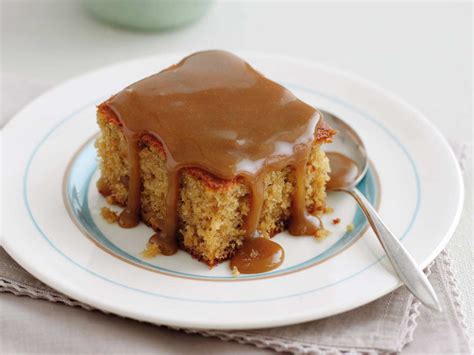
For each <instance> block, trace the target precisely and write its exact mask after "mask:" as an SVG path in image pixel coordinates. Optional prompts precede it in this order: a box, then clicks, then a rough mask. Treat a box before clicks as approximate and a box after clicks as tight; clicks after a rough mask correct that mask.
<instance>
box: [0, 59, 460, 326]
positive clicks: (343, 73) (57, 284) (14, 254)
mask: <svg viewBox="0 0 474 355" xmlns="http://www.w3.org/2000/svg"><path fill="white" fill-rule="evenodd" d="M240 53H245V55H249V56H258V57H260V58H271V59H274V60H284V61H289V62H293V63H295V64H296V65H298V64H303V65H307V66H310V67H315V68H316V69H318V70H323V71H329V72H332V73H334V74H336V75H339V76H341V77H343V78H345V79H349V80H353V81H356V82H358V83H360V84H362V85H364V86H366V87H368V88H370V89H372V90H374V91H378V92H379V93H381V94H382V95H383V96H386V97H388V98H390V99H392V100H393V101H394V102H396V103H397V104H398V105H400V106H403V107H404V109H406V110H409V111H412V112H413V113H414V114H415V115H416V117H417V119H419V120H422V121H423V122H424V123H425V124H426V125H427V126H428V127H430V129H431V131H432V133H434V134H435V135H436V138H437V141H438V142H440V143H442V145H443V150H446V151H447V152H448V153H449V156H450V159H451V160H453V161H454V162H455V163H456V164H455V166H456V177H457V182H458V187H459V200H458V205H457V206H456V213H455V216H454V218H453V219H452V221H451V222H450V227H449V229H448V231H447V232H446V234H445V236H444V237H443V238H442V239H441V241H440V243H439V244H438V246H437V247H436V248H434V249H433V250H432V252H431V253H430V254H429V256H428V257H426V259H425V260H424V261H423V262H421V263H420V266H421V267H425V266H427V264H428V263H429V262H431V261H432V260H433V259H434V258H435V257H436V256H437V255H438V254H439V253H440V252H441V250H442V249H444V247H445V246H446V244H447V243H448V241H449V240H450V238H451V237H452V235H453V233H454V230H455V228H456V226H457V224H458V222H459V219H460V216H461V213H462V207H463V202H464V183H463V179H462V174H461V170H460V167H459V165H458V164H457V159H456V157H455V155H454V152H453V150H452V148H451V146H450V145H449V144H448V142H447V140H446V138H445V137H444V136H443V135H442V134H441V132H440V131H439V130H438V129H437V127H436V126H434V124H433V123H432V122H431V121H429V120H428V119H427V117H425V116H424V115H423V114H422V113H421V112H420V111H419V110H417V109H416V108H414V107H412V106H411V105H409V104H408V103H407V102H405V101H404V100H403V99H401V98H399V97H398V96H396V95H395V94H392V93H391V92H389V91H387V90H386V89H383V88H381V87H380V86H378V85H376V84H374V83H372V82H370V81H368V80H366V79H364V78H361V77H360V76H358V75H356V74H354V73H350V72H347V71H342V70H339V69H336V68H333V67H330V66H327V65H324V64H320V63H317V62H314V61H308V60H304V59H298V58H294V57H291V56H282V55H279V54H268V53H266V54H261V53H258V52H248V51H247V52H239V54H240ZM179 55H181V53H166V54H162V55H151V56H147V57H141V58H136V59H133V60H129V61H122V62H118V63H114V64H111V65H107V66H104V67H101V68H99V69H96V70H93V71H90V72H87V73H84V74H80V75H77V76H75V77H74V78H72V79H69V80H67V81H65V82H63V83H61V84H59V85H57V86H55V87H53V88H52V89H49V90H47V91H46V92H44V93H43V94H42V95H40V96H38V97H37V98H36V99H34V100H33V101H31V102H30V103H29V104H28V105H26V106H25V107H24V108H23V109H22V110H21V111H19V112H18V113H17V114H15V115H14V117H13V118H12V119H11V120H10V121H9V122H8V123H7V124H6V125H5V126H4V128H3V132H5V133H6V134H8V132H9V130H10V127H11V126H12V125H13V124H12V122H14V121H15V120H16V118H17V117H18V116H20V115H22V114H23V112H24V111H26V110H28V109H29V107H31V106H34V105H35V104H36V103H37V102H38V101H41V100H42V99H43V97H44V96H48V95H50V94H52V93H54V91H56V90H61V89H62V88H63V87H64V86H67V84H69V83H72V82H74V81H76V80H78V79H83V78H84V77H86V76H94V74H96V73H98V72H101V71H103V70H104V69H111V68H113V67H120V66H121V65H124V64H125V63H128V64H132V63H133V62H140V61H143V60H146V59H147V58H148V59H150V58H157V57H161V58H163V57H171V56H179ZM71 115H72V114H71ZM6 240H8V239H7V238H4V240H3V241H1V245H2V246H3V247H4V248H5V249H6V250H7V252H8V253H9V254H10V255H11V256H12V257H13V258H14V259H15V260H18V261H19V264H20V265H22V266H23V267H25V269H27V270H28V271H29V272H30V273H32V274H33V275H34V276H35V277H37V278H38V279H40V280H45V283H47V284H50V285H52V286H53V287H54V288H55V289H57V290H60V291H61V292H64V293H65V294H68V295H71V296H72V297H74V298H76V299H89V298H90V301H91V302H89V300H85V301H84V302H86V303H90V304H99V303H100V302H97V300H96V299H93V298H92V297H88V296H87V295H85V294H79V297H77V294H76V292H75V290H70V289H67V290H65V289H64V287H62V284H61V283H60V282H56V281H55V280H54V279H50V278H49V277H48V276H47V275H45V274H41V273H40V272H39V271H37V270H36V269H35V268H34V267H30V265H29V263H28V262H23V261H24V260H22V256H21V252H19V253H17V252H16V250H15V248H14V247H13V246H11V247H10V246H9V245H8V243H7V242H5V241H6ZM53 248H54V246H53ZM400 285H401V283H400V282H398V283H397V284H396V285H395V286H394V287H393V288H391V289H390V290H383V292H380V294H377V293H374V294H373V295H372V297H367V299H366V300H364V303H362V304H361V303H360V302H358V303H357V302H354V304H356V306H362V305H363V304H367V303H369V302H371V301H373V300H375V299H378V298H379V297H382V296H383V295H385V294H387V293H389V292H391V291H393V290H394V289H396V288H397V287H399V286H400ZM86 296H87V297H86ZM102 303H103V304H102V305H101V306H100V308H101V309H105V310H108V309H107V308H108V307H107V304H106V303H104V302H102ZM354 304H351V303H348V304H347V307H342V308H341V307H340V308H339V309H338V311H337V312H331V314H328V315H335V314H338V313H341V312H344V311H347V310H349V309H353V308H354V307H355V306H354ZM111 311H112V312H114V313H118V314H125V315H126V316H128V317H132V318H135V319H144V318H146V317H143V314H139V315H138V316H137V314H133V312H131V313H132V314H130V312H127V310H126V308H122V309H120V310H118V311H116V310H111ZM153 318H154V320H155V322H156V317H153ZM158 318H162V317H158ZM295 318H297V319H295ZM319 318H320V317H319ZM313 319H315V318H314V317H313V316H312V315H311V313H308V314H301V315H297V316H296V317H292V318H291V320H290V321H287V320H284V319H282V320H280V321H272V322H271V323H263V324H260V323H257V324H249V325H248V324H246V325H243V326H237V327H232V329H251V328H259V327H263V326H278V325H288V324H295V323H300V322H304V321H308V320H313ZM148 321H152V322H153V320H148ZM163 321H164V322H165V323H166V324H169V325H174V326H186V327H193V328H201V329H207V328H209V327H208V326H200V325H199V324H195V323H192V324H188V325H186V324H185V322H175V321H169V320H164V319H163ZM160 322H161V321H160ZM249 323H251V322H249ZM183 324H185V325H183ZM212 327H213V328H215V329H230V328H229V327H228V326H223V327H220V326H219V325H218V324H217V325H212Z"/></svg>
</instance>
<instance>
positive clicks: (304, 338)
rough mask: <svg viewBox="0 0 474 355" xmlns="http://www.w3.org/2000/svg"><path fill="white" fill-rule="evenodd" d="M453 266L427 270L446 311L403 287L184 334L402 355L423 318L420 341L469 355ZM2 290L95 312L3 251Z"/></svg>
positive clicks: (444, 259) (443, 259)
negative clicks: (282, 322) (291, 319)
mask: <svg viewBox="0 0 474 355" xmlns="http://www.w3.org/2000/svg"><path fill="white" fill-rule="evenodd" d="M450 263H451V262H450V258H449V256H448V254H447V253H446V252H442V253H441V255H440V256H439V257H438V258H437V259H436V260H435V261H434V262H433V263H431V264H430V266H429V267H428V269H427V270H426V272H427V274H428V275H429V278H430V281H431V283H432V284H433V287H434V289H435V291H436V293H437V294H438V296H439V298H440V302H441V305H442V308H443V312H442V313H437V312H433V311H431V310H429V309H427V308H425V307H423V306H421V305H420V303H419V302H418V301H416V300H414V299H413V296H411V295H410V294H409V293H408V292H407V291H406V289H405V288H404V287H401V288H399V289H397V290H395V291H394V292H392V293H390V294H389V295H387V296H385V297H382V298H380V299H379V300H377V301H374V302H372V303H370V304H368V305H366V306H363V307H360V308H357V309H355V310H352V311H350V312H346V313H343V314H340V315H337V316H334V317H330V318H326V319H322V320H318V321H313V322H308V323H302V324H297V325H293V326H286V327H279V328H269V329H258V330H251V331H218V330H205V331H202V330H193V329H180V330H182V331H184V332H186V333H197V334H201V335H204V336H213V337H218V338H220V339H222V340H234V341H238V342H240V343H245V344H253V345H255V346H258V347H267V348H271V349H274V350H276V351H288V352H293V353H346V352H349V353H354V354H357V353H379V352H380V353H386V352H388V353H392V352H399V351H401V350H402V349H403V348H404V347H405V346H406V345H407V344H408V343H409V342H411V341H412V340H413V336H414V332H415V329H417V325H418V323H419V319H420V318H422V319H424V320H423V324H422V325H423V326H422V327H419V326H418V329H417V337H420V338H421V339H424V340H425V342H426V344H428V343H429V346H430V348H432V349H438V350H443V351H442V352H445V353H451V352H455V353H462V354H467V353H469V339H468V336H467V331H466V324H465V321H464V316H463V313H462V307H461V303H460V300H459V292H458V291H457V286H456V280H455V278H454V274H453V273H452V270H451V267H450ZM0 292H9V293H13V294H15V295H17V296H27V297H32V298H36V299H41V300H46V301H50V302H57V303H62V304H65V305H68V306H71V307H82V308H84V309H85V310H88V311H93V310H94V309H93V308H92V307H90V306H88V305H86V304H83V303H81V302H78V301H75V300H72V299H70V298H68V297H67V296H65V295H63V294H61V293H59V292H57V291H55V290H53V289H51V288H50V287H48V286H47V285H45V284H43V283H42V282H40V281H38V280H37V279H35V278H34V277H33V276H31V275H30V274H29V273H27V272H26V271H25V270H24V269H23V268H22V267H21V266H19V265H18V264H17V263H16V262H15V261H14V260H13V259H12V258H11V257H10V256H9V255H8V254H7V253H6V252H5V251H4V250H3V249H1V248H0ZM38 306H40V305H38ZM420 314H423V316H421V317H420ZM0 317H1V315H0ZM111 350H113V349H111ZM116 350H117V351H120V349H116ZM420 350H426V348H424V347H423V348H422V349H420Z"/></svg>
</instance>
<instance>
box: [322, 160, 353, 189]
mask: <svg viewBox="0 0 474 355" xmlns="http://www.w3.org/2000/svg"><path fill="white" fill-rule="evenodd" d="M326 156H327V157H328V159H329V165H330V167H331V172H330V173H329V176H330V178H331V180H329V181H328V183H327V184H326V188H327V189H328V190H332V189H337V188H340V187H347V186H350V185H352V184H353V183H354V182H355V181H356V180H357V177H358V176H359V167H358V166H357V164H356V163H355V161H353V160H352V159H351V158H348V157H346V156H345V155H344V154H341V153H336V152H327V153H326Z"/></svg>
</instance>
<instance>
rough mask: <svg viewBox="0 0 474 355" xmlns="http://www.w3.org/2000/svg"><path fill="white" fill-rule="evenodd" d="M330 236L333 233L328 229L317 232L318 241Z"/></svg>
mask: <svg viewBox="0 0 474 355" xmlns="http://www.w3.org/2000/svg"><path fill="white" fill-rule="evenodd" d="M330 234H331V232H330V231H328V230H327V229H320V230H318V231H317V232H316V238H317V239H324V238H326V237H327V236H328V235H330Z"/></svg>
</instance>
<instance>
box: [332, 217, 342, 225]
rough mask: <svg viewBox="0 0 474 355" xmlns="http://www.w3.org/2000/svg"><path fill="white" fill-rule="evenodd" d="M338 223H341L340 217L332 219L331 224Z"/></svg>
mask: <svg viewBox="0 0 474 355" xmlns="http://www.w3.org/2000/svg"><path fill="white" fill-rule="evenodd" d="M339 223H341V219H340V218H339V217H338V218H334V219H333V220H332V224H339Z"/></svg>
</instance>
